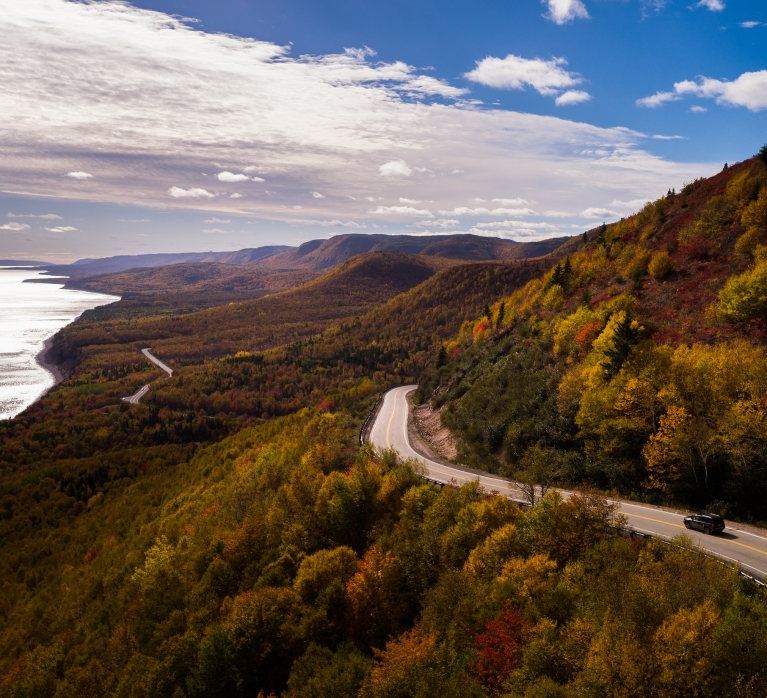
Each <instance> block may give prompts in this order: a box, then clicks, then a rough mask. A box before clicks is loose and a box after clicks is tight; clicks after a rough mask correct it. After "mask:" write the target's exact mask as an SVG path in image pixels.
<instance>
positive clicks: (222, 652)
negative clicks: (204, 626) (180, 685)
mask: <svg viewBox="0 0 767 698" xmlns="http://www.w3.org/2000/svg"><path fill="white" fill-rule="evenodd" d="M197 657H198V665H197V668H196V669H195V671H194V672H193V673H192V675H191V676H190V677H189V679H187V684H186V685H187V689H188V691H189V698H219V697H220V698H231V697H234V696H239V695H242V680H241V679H240V675H239V672H238V671H237V667H236V666H235V663H234V651H233V647H232V638H231V636H230V635H229V633H228V632H227V630H226V629H224V628H222V627H214V628H212V629H211V631H210V632H209V633H208V634H207V635H206V636H205V638H204V639H203V641H202V642H201V643H200V648H199V650H198V652H197Z"/></svg>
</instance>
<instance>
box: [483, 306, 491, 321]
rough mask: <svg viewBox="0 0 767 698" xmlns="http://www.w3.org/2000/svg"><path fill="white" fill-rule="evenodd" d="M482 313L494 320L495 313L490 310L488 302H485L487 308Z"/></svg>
mask: <svg viewBox="0 0 767 698" xmlns="http://www.w3.org/2000/svg"><path fill="white" fill-rule="evenodd" d="M482 315H483V317H486V318H487V319H488V320H490V321H491V322H492V320H493V314H492V313H491V312H490V306H489V305H488V304H487V303H485V308H484V310H483V311H482Z"/></svg>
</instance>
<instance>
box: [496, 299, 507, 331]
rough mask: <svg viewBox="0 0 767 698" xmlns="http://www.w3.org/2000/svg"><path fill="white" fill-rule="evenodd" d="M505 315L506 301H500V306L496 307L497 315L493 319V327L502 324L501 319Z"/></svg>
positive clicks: (498, 326)
mask: <svg viewBox="0 0 767 698" xmlns="http://www.w3.org/2000/svg"><path fill="white" fill-rule="evenodd" d="M505 315H506V301H501V307H500V308H498V317H497V318H496V320H495V327H496V329H499V328H500V327H501V325H502V324H503V319H504V317H505Z"/></svg>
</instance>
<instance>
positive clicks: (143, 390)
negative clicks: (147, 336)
mask: <svg viewBox="0 0 767 698" xmlns="http://www.w3.org/2000/svg"><path fill="white" fill-rule="evenodd" d="M141 353H142V354H143V355H144V356H146V358H147V359H149V360H150V361H151V362H152V363H153V364H154V365H155V366H158V367H159V368H161V369H162V370H163V371H165V373H167V374H168V378H170V377H171V376H172V375H173V369H172V368H169V367H168V366H167V365H166V364H164V363H163V362H162V361H160V359H158V358H157V357H156V356H153V355H152V350H151V347H150V348H147V349H142V350H141ZM148 392H149V384H147V385H144V386H142V387H141V388H139V389H138V390H137V391H136V392H135V393H134V394H133V395H131V396H130V397H124V398H123V400H124V401H125V402H129V403H130V404H131V405H138V403H139V401H140V400H141V398H142V397H144V395H146V394H147V393H148Z"/></svg>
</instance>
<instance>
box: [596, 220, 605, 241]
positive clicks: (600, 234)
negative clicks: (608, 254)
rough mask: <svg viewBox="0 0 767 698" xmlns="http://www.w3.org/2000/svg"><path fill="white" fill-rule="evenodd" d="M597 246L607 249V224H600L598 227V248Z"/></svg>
mask: <svg viewBox="0 0 767 698" xmlns="http://www.w3.org/2000/svg"><path fill="white" fill-rule="evenodd" d="M599 245H602V246H604V247H607V224H606V223H602V225H601V226H599V232H598V233H597V247H599Z"/></svg>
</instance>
